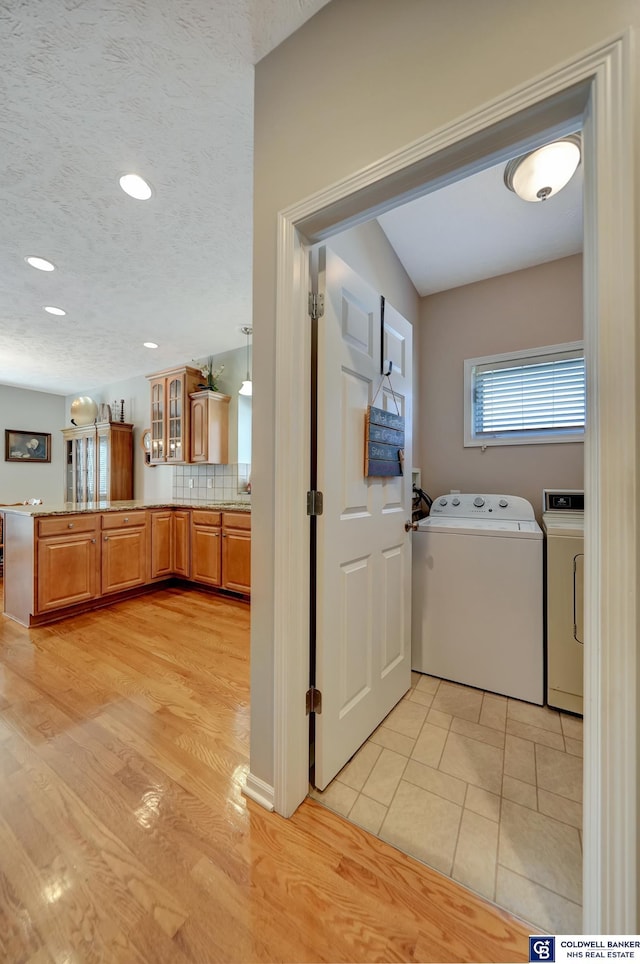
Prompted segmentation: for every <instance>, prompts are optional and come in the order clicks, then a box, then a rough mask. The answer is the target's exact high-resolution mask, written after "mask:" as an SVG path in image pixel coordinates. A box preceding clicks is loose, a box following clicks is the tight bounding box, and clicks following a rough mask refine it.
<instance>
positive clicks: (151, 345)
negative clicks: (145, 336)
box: [142, 341, 158, 348]
mask: <svg viewBox="0 0 640 964" xmlns="http://www.w3.org/2000/svg"><path fill="white" fill-rule="evenodd" d="M142 344H143V345H144V347H145V348H157V347H158V346H157V345H156V343H155V341H143V342H142Z"/></svg>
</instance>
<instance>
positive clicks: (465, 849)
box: [452, 810, 498, 900]
mask: <svg viewBox="0 0 640 964" xmlns="http://www.w3.org/2000/svg"><path fill="white" fill-rule="evenodd" d="M497 853H498V824H497V823H494V821H493V820H488V819H487V817H481V816H480V814H477V813H473V811H471V810H464V811H463V813H462V822H461V824H460V833H459V835H458V844H457V847H456V852H455V857H454V861H453V874H452V876H453V879H454V880H457V881H458V882H459V883H461V884H464V886H465V887H469V888H471V890H473V891H475V892H476V893H477V894H481V895H482V896H483V897H486V898H487V899H488V900H493V898H494V895H495V889H496V857H497Z"/></svg>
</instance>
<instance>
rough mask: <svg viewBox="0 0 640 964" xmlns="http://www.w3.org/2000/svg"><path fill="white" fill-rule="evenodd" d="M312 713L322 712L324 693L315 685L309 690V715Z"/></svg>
mask: <svg viewBox="0 0 640 964" xmlns="http://www.w3.org/2000/svg"><path fill="white" fill-rule="evenodd" d="M310 713H322V693H321V692H320V690H317V689H316V688H315V686H310V687H309V689H308V690H307V716H309V714H310Z"/></svg>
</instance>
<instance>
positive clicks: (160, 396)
mask: <svg viewBox="0 0 640 964" xmlns="http://www.w3.org/2000/svg"><path fill="white" fill-rule="evenodd" d="M148 378H149V382H150V387H151V451H150V459H149V461H150V462H151V464H158V463H162V462H174V463H176V462H189V437H190V436H189V430H190V409H189V393H190V392H194V391H195V390H196V388H197V386H198V384H199V383H200V382H201V380H202V374H201V372H200V371H199V370H198V369H197V368H190V367H189V366H182V367H181V368H172V369H169V370H168V371H163V372H156V373H155V374H154V375H149V376H148Z"/></svg>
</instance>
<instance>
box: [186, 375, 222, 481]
mask: <svg viewBox="0 0 640 964" xmlns="http://www.w3.org/2000/svg"><path fill="white" fill-rule="evenodd" d="M189 399H190V401H191V445H190V460H191V462H209V463H214V464H216V465H226V464H227V463H228V462H229V402H230V401H231V396H230V395H223V394H222V393H221V392H214V391H211V390H209V389H206V390H204V391H200V392H193V393H192V394H191V395H189Z"/></svg>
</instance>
